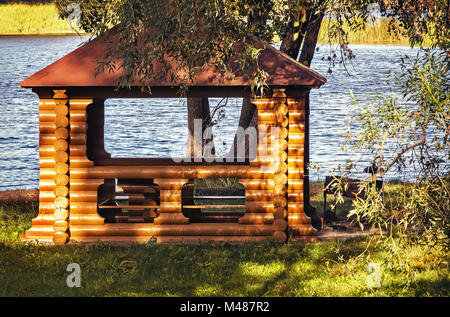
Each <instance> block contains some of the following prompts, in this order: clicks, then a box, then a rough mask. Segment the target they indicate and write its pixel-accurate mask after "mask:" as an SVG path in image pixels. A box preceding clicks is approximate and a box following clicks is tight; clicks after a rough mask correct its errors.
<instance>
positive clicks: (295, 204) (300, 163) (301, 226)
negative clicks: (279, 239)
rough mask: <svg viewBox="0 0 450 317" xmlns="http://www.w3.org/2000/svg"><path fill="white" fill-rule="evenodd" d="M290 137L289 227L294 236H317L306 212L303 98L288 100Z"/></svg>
mask: <svg viewBox="0 0 450 317" xmlns="http://www.w3.org/2000/svg"><path fill="white" fill-rule="evenodd" d="M287 105H288V108H289V136H288V189H287V197H288V225H289V230H290V231H291V233H292V234H293V236H294V237H295V236H309V235H315V234H316V233H317V230H315V229H314V228H313V227H312V225H311V219H310V218H309V217H308V216H306V215H305V212H304V206H305V205H304V195H303V187H304V186H307V185H305V184H304V153H305V151H304V147H305V107H304V99H303V98H287Z"/></svg>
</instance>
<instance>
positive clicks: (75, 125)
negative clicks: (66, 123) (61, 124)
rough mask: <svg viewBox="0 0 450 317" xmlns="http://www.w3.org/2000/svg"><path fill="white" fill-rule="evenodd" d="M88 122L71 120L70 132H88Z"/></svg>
mask: <svg viewBox="0 0 450 317" xmlns="http://www.w3.org/2000/svg"><path fill="white" fill-rule="evenodd" d="M86 131H87V123H86V122H71V123H70V132H71V133H86Z"/></svg>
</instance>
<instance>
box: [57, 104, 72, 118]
mask: <svg viewBox="0 0 450 317" xmlns="http://www.w3.org/2000/svg"><path fill="white" fill-rule="evenodd" d="M55 113H56V116H67V114H68V113H69V107H67V106H66V105H65V104H62V105H56V107H55Z"/></svg>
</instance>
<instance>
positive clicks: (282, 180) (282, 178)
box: [273, 173, 288, 185]
mask: <svg viewBox="0 0 450 317" xmlns="http://www.w3.org/2000/svg"><path fill="white" fill-rule="evenodd" d="M287 180H288V178H287V176H286V174H280V173H277V174H275V175H274V176H273V181H274V183H275V184H276V185H284V184H286V183H287Z"/></svg>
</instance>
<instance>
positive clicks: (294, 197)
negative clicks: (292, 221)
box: [287, 191, 303, 202]
mask: <svg viewBox="0 0 450 317" xmlns="http://www.w3.org/2000/svg"><path fill="white" fill-rule="evenodd" d="M287 196H288V200H289V201H290V202H303V191H296V192H293V193H288V195H287Z"/></svg>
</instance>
